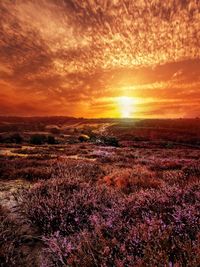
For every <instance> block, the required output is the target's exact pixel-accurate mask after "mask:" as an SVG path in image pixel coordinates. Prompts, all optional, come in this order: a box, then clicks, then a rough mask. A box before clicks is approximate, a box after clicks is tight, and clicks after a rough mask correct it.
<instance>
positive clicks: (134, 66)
mask: <svg viewBox="0 0 200 267" xmlns="http://www.w3.org/2000/svg"><path fill="white" fill-rule="evenodd" d="M199 29H200V1H198V0H168V1H162V0H150V1H145V0H134V1H132V0H85V1H82V0H40V1H34V0H27V1H24V0H6V1H0V102H1V105H0V115H5V114H6V115H67V116H86V117H105V116H109V117H112V116H113V117H114V116H121V113H122V111H121V110H120V105H119V99H120V97H122V99H123V97H124V96H126V97H129V98H130V99H132V100H133V102H134V108H133V109H132V111H131V114H130V115H131V116H136V117H143V116H146V117H168V116H170V117H177V116H178V117H181V116H184V117H188V116H199V115H200V107H199V105H198V103H200V47H199V40H200V30H199Z"/></svg>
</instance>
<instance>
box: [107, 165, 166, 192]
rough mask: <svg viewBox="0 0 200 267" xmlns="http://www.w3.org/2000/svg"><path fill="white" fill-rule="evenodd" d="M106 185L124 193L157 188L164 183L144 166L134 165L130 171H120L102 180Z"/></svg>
mask: <svg viewBox="0 0 200 267" xmlns="http://www.w3.org/2000/svg"><path fill="white" fill-rule="evenodd" d="M103 180H104V182H105V183H106V184H107V185H110V186H114V187H116V188H119V189H122V190H123V191H124V192H126V193H130V192H133V191H135V190H138V189H142V188H143V189H147V188H159V187H160V186H162V185H163V184H164V182H163V181H162V180H160V179H158V178H156V177H155V174H154V173H153V172H151V171H149V170H148V169H147V167H145V166H141V165H135V166H134V167H133V168H132V169H130V168H129V169H128V168H127V169H122V170H120V171H118V172H113V173H111V174H109V175H108V176H105V177H104V178H103Z"/></svg>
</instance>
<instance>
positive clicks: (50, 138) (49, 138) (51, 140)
mask: <svg viewBox="0 0 200 267" xmlns="http://www.w3.org/2000/svg"><path fill="white" fill-rule="evenodd" d="M47 143H48V144H50V145H55V144H56V139H55V137H54V136H52V135H48V136H47Z"/></svg>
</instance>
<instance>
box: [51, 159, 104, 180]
mask: <svg viewBox="0 0 200 267" xmlns="http://www.w3.org/2000/svg"><path fill="white" fill-rule="evenodd" d="M52 173H53V174H52V175H53V177H54V178H56V179H57V178H70V179H81V180H82V181H85V182H95V181H97V180H98V179H99V178H101V177H102V176H104V175H105V173H104V171H103V169H102V168H101V167H100V165H99V164H98V163H93V162H85V161H76V160H68V159H67V160H65V159H64V160H59V161H57V160H56V161H54V163H53V164H52Z"/></svg>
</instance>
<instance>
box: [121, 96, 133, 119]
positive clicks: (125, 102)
mask: <svg viewBox="0 0 200 267" xmlns="http://www.w3.org/2000/svg"><path fill="white" fill-rule="evenodd" d="M134 102H135V101H134V99H133V98H132V97H128V96H121V97H119V98H118V103H119V110H120V114H121V117H122V118H130V117H132V114H133V112H134V104H135V103H134Z"/></svg>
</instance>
